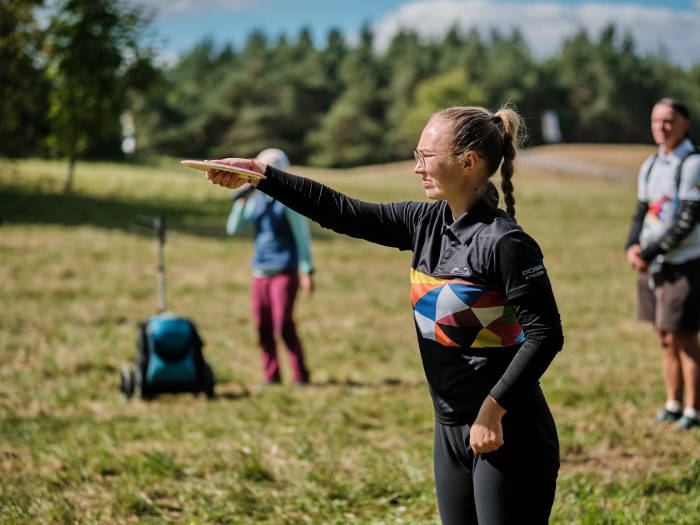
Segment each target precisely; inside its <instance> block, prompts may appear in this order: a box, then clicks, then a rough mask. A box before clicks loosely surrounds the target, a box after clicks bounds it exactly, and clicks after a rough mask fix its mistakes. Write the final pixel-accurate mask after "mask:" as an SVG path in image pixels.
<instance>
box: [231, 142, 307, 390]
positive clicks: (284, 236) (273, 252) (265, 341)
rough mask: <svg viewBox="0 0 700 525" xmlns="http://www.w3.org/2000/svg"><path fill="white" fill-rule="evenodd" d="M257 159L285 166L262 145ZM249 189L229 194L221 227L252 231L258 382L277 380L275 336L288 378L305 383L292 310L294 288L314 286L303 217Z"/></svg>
mask: <svg viewBox="0 0 700 525" xmlns="http://www.w3.org/2000/svg"><path fill="white" fill-rule="evenodd" d="M257 159H258V160H260V161H261V162H264V163H266V164H269V165H271V166H274V167H275V168H278V169H281V170H284V169H286V168H288V167H289V159H288V158H287V155H286V154H285V153H284V152H283V151H281V150H279V149H275V148H269V149H266V150H263V151H261V152H260V154H259V155H258V156H257ZM251 188H252V187H249V188H247V189H244V190H243V192H244V194H242V195H241V196H240V198H236V197H237V196H238V195H234V199H235V201H234V204H233V208H232V210H231V213H230V215H229V217H228V221H227V223H226V232H227V233H228V234H229V235H234V234H236V233H238V232H240V231H241V230H242V229H244V228H245V227H246V226H249V225H253V227H254V230H255V233H254V246H255V248H254V255H253V261H252V263H251V266H252V267H253V283H252V287H251V300H252V308H253V319H254V321H255V328H256V330H257V333H258V340H259V344H260V348H261V350H262V365H263V371H264V374H265V381H264V384H277V383H281V382H282V377H281V375H280V367H279V361H278V359H277V344H276V336H277V337H280V338H281V339H282V341H284V344H285V346H286V348H287V351H288V354H289V360H290V363H291V367H292V371H293V373H294V382H295V383H296V384H297V385H305V384H307V383H309V371H308V369H307V367H306V363H305V360H304V349H303V347H302V344H301V340H300V339H299V335H298V334H297V329H296V325H295V323H294V319H293V311H294V301H295V299H296V296H297V291H298V290H299V287H300V286H301V289H302V291H303V292H304V293H305V294H306V295H307V296H309V297H311V295H312V294H313V289H314V285H313V278H312V273H313V263H312V258H311V236H310V235H309V226H308V221H307V219H306V218H305V217H303V216H302V215H299V214H298V213H296V212H295V211H292V210H290V209H289V208H287V207H286V206H285V205H284V204H282V203H281V202H279V201H277V200H275V199H272V198H271V197H268V196H267V195H265V194H263V193H261V192H257V191H256V192H254V193H250V189H251Z"/></svg>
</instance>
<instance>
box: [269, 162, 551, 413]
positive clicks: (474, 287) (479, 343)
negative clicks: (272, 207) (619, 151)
mask: <svg viewBox="0 0 700 525" xmlns="http://www.w3.org/2000/svg"><path fill="white" fill-rule="evenodd" d="M265 176H266V179H264V180H261V181H260V183H259V184H258V189H260V190H261V191H263V192H265V193H268V194H269V195H271V196H272V197H274V198H275V199H277V200H279V201H281V202H283V203H284V204H285V205H287V206H288V207H290V208H292V209H293V210H295V211H297V212H299V213H301V214H303V215H306V216H307V217H309V218H311V219H312V220H314V221H316V222H318V223H319V224H320V225H321V226H323V227H325V228H329V229H332V230H334V231H336V232H338V233H343V234H346V235H350V236H352V237H356V238H360V239H365V240H368V241H371V242H374V243H377V244H381V245H384V246H390V247H394V248H398V249H400V250H411V251H412V252H413V260H412V262H411V270H410V291H411V302H412V305H413V314H414V320H415V325H416V332H417V336H418V345H419V347H420V352H421V358H422V361H423V367H424V370H425V375H426V378H427V380H428V385H429V387H430V392H431V396H432V399H433V404H434V407H435V414H436V418H437V420H438V421H440V422H441V423H444V424H465V423H470V422H471V421H473V419H474V417H475V416H476V413H477V412H478V409H479V407H480V406H481V403H482V402H483V401H484V399H485V398H486V396H487V395H488V394H489V393H490V394H491V395H492V396H493V397H494V398H495V399H496V401H498V403H499V404H501V405H502V406H503V407H504V408H506V409H513V408H515V407H516V406H517V404H518V400H519V399H520V398H522V397H524V396H523V395H522V394H524V393H525V392H526V391H527V390H529V389H531V388H534V387H535V386H536V385H537V383H538V380H539V377H540V376H541V375H542V373H543V372H544V371H545V369H546V368H547V367H548V366H549V364H550V362H551V360H552V359H553V358H554V356H555V354H556V353H557V352H558V351H559V350H560V349H561V348H562V345H563V335H562V329H561V321H560V317H559V312H558V310H557V305H556V302H555V300H554V295H553V292H552V287H551V285H550V281H549V278H548V276H547V272H546V270H545V267H544V265H543V263H542V252H541V251H540V248H539V246H538V245H537V243H536V242H535V241H534V240H533V239H532V238H531V237H530V236H528V235H527V234H526V233H525V232H523V230H522V228H521V227H520V226H518V225H517V224H516V223H515V221H514V220H513V219H512V218H510V217H509V216H508V215H507V214H506V213H505V212H503V211H502V210H499V209H497V208H494V207H491V206H489V205H488V204H487V203H486V202H484V201H479V202H478V203H477V204H475V205H474V206H473V207H472V208H471V209H470V210H469V211H468V212H466V213H465V214H464V215H462V216H461V217H459V218H458V219H457V220H453V218H452V212H451V210H450V208H449V206H448V205H447V202H445V201H438V202H435V203H427V202H395V203H389V204H373V203H368V202H363V201H360V200H357V199H353V198H350V197H348V196H346V195H343V194H342V193H339V192H337V191H334V190H332V189H330V188H328V187H327V186H324V185H322V184H320V183H317V182H315V181H312V180H309V179H305V178H302V177H297V176H295V175H291V174H289V173H285V172H282V171H279V170H277V169H275V168H273V167H270V166H268V168H267V170H266V172H265Z"/></svg>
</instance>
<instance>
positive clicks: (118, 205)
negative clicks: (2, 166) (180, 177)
mask: <svg viewBox="0 0 700 525" xmlns="http://www.w3.org/2000/svg"><path fill="white" fill-rule="evenodd" d="M230 206H231V204H230V201H228V200H222V199H211V200H206V201H199V202H192V201H188V200H186V199H167V200H166V199H162V200H153V199H148V200H143V201H140V200H122V199H109V198H98V197H91V196H87V195H81V194H77V193H67V194H66V193H50V192H46V191H40V190H37V191H22V190H20V189H18V188H0V221H1V222H2V224H3V225H7V224H13V223H14V224H55V225H62V226H82V225H90V226H95V227H98V228H105V229H110V230H123V231H127V232H129V233H132V234H141V235H153V231H152V230H149V229H148V228H143V227H140V226H138V225H136V224H135V223H134V221H135V219H136V218H137V217H140V216H149V217H154V216H158V215H160V216H163V217H165V222H166V226H167V229H168V230H169V231H179V232H183V233H187V234H190V235H197V236H202V237H214V238H225V237H226V231H225V225H226V217H227V216H228V213H229V211H230V209H231V208H230ZM314 226H316V225H314ZM312 232H313V233H312V234H313V238H314V240H328V239H331V238H332V237H333V235H334V234H331V233H330V232H328V231H324V230H321V229H320V228H319V227H313V228H312Z"/></svg>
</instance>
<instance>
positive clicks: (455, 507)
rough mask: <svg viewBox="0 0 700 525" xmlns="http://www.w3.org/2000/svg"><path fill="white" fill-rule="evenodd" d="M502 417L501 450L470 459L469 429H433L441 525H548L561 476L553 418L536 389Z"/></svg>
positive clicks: (441, 425) (443, 426)
mask: <svg viewBox="0 0 700 525" xmlns="http://www.w3.org/2000/svg"><path fill="white" fill-rule="evenodd" d="M527 398H528V399H527V400H525V401H526V402H525V403H522V404H521V405H520V408H519V409H518V408H516V409H514V410H512V411H509V412H508V413H506V415H505V416H504V417H503V439H504V444H503V446H502V447H501V448H499V449H498V450H496V451H494V452H490V453H488V454H474V452H473V451H472V449H471V447H470V446H469V429H470V425H461V426H448V425H443V424H441V423H439V422H436V423H435V488H436V490H437V499H438V507H439V509H440V518H441V519H442V523H443V524H444V525H477V524H478V525H496V524H498V525H505V524H511V523H528V524H533V525H537V524H546V523H548V521H549V514H550V511H551V509H552V503H553V501H554V491H555V488H556V480H557V472H558V470H559V441H558V438H557V430H556V427H555V425H554V420H553V419H552V414H551V413H550V411H549V407H548V406H547V403H546V401H545V399H544V395H543V394H542V391H541V390H540V389H539V387H537V388H536V389H535V390H533V391H532V392H531V394H528V395H527Z"/></svg>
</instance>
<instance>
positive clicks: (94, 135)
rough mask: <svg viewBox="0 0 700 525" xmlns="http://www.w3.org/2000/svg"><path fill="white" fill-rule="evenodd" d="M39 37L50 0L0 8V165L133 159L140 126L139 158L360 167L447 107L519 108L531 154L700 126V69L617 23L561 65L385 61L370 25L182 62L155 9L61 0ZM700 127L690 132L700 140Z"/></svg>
mask: <svg viewBox="0 0 700 525" xmlns="http://www.w3.org/2000/svg"><path fill="white" fill-rule="evenodd" d="M55 4H56V5H57V8H55V9H54V11H53V14H52V16H51V19H50V21H49V23H48V25H45V27H40V24H39V23H38V21H37V19H36V17H37V9H36V8H37V7H41V5H42V1H41V0H7V1H5V2H3V3H2V4H0V63H1V64H2V71H3V76H5V77H6V79H5V80H4V81H3V82H2V83H0V109H2V111H3V117H4V118H3V119H0V154H2V155H6V156H26V155H42V156H54V157H64V158H68V159H70V160H71V162H73V161H74V160H75V159H77V158H106V157H111V158H115V157H120V156H122V155H123V152H122V148H121V145H122V140H123V138H124V137H123V133H124V130H123V127H122V125H121V124H120V121H121V120H120V119H122V118H123V116H124V115H125V114H129V115H130V117H131V118H132V119H133V122H134V124H135V126H134V127H135V130H134V134H135V136H134V138H135V148H136V149H135V154H136V155H153V154H155V155H161V154H165V155H173V156H176V157H202V158H216V157H219V156H222V155H231V154H236V155H246V156H247V155H254V154H255V153H256V152H258V151H259V150H261V149H263V148H264V147H270V146H275V147H279V148H282V149H284V150H285V151H287V152H288V154H289V156H290V158H291V159H292V161H293V162H294V163H299V164H310V165H317V166H353V165H360V164H368V163H378V162H386V161H392V160H399V159H407V158H411V152H412V150H413V148H414V147H415V144H416V142H417V140H418V135H419V133H420V130H421V128H422V126H423V125H424V124H425V121H426V120H427V118H428V117H429V116H430V115H431V114H432V113H433V112H435V111H437V110H439V109H441V108H443V107H446V106H449V105H457V104H459V105H482V106H486V107H488V108H491V109H496V108H498V107H499V106H500V105H502V104H503V103H511V104H514V105H516V106H517V107H518V108H519V109H520V111H521V112H522V114H523V115H524V117H525V119H526V123H527V127H528V130H529V138H528V142H529V144H531V145H535V144H540V143H542V142H543V141H544V137H543V130H542V121H541V116H542V115H543V113H544V112H545V111H550V112H554V113H556V115H558V118H559V121H560V126H561V131H562V138H563V140H564V141H566V142H650V133H649V113H650V110H651V106H652V105H653V103H654V102H655V101H656V100H658V99H659V98H661V97H663V96H673V97H678V98H681V99H683V100H685V101H686V102H687V103H688V105H689V106H690V109H691V112H692V114H694V115H696V116H700V63H699V64H696V65H695V66H694V67H692V68H690V69H685V68H682V67H680V66H677V65H674V62H673V60H672V59H671V58H672V57H669V56H667V55H665V54H663V53H657V54H655V55H643V54H641V53H639V52H638V51H637V50H636V48H635V43H634V40H633V38H632V37H631V36H630V35H629V34H620V33H619V31H618V30H616V28H615V27H614V26H612V25H611V26H609V27H607V28H606V29H605V30H604V31H602V32H601V33H600V34H599V35H597V36H591V35H589V34H587V33H586V32H585V31H584V30H581V31H580V32H578V33H577V34H575V35H573V36H571V37H570V38H568V39H566V40H565V41H564V42H563V43H562V45H561V48H560V49H559V51H558V52H557V53H556V54H555V55H553V56H551V57H548V58H545V59H538V58H536V57H535V56H533V54H532V52H531V50H530V49H529V47H528V45H527V43H526V42H525V41H524V39H523V37H522V35H521V34H520V33H519V32H518V31H517V30H514V31H512V32H510V33H507V34H506V33H502V32H499V31H496V30H494V31H491V32H489V33H488V34H481V33H479V32H477V31H476V30H472V31H467V32H463V31H459V30H458V29H457V28H452V29H451V30H450V31H448V32H447V33H446V34H445V36H444V37H443V38H441V39H439V40H433V41H426V40H424V39H421V38H420V37H419V36H418V35H417V34H416V33H414V32H411V31H408V30H404V31H401V32H399V33H397V34H396V35H395V36H394V37H393V39H392V40H391V42H390V44H389V46H388V47H387V48H386V49H385V50H383V51H381V52H378V51H377V50H376V47H375V45H374V35H373V33H372V30H371V28H370V27H369V26H365V27H364V28H363V29H362V31H361V33H360V35H359V39H358V41H357V43H356V44H354V45H350V44H349V43H348V41H347V40H346V38H345V36H344V35H343V34H342V33H341V31H340V30H338V29H333V30H331V31H329V32H328V34H327V35H326V38H325V40H324V42H323V43H322V45H319V46H315V45H314V43H313V41H312V38H311V34H310V31H309V29H307V28H302V29H301V30H300V31H299V32H298V34H296V35H294V36H292V37H289V36H287V35H282V36H279V37H276V38H269V37H268V35H266V33H265V32H264V31H263V30H262V29H259V30H255V31H253V32H251V33H250V34H249V36H248V38H247V40H246V42H245V43H244V45H242V46H241V47H240V49H235V48H234V47H233V46H232V45H231V44H227V45H224V46H217V45H216V44H215V43H214V42H213V41H212V40H209V39H205V40H202V41H201V42H199V43H198V44H197V45H195V46H194V47H193V48H192V49H191V50H189V51H188V52H186V53H185V54H184V55H182V56H181V57H180V58H179V60H178V61H177V62H176V63H175V64H174V65H171V66H157V65H155V62H154V53H153V49H152V47H150V46H149V45H147V44H146V43H145V42H146V41H147V38H146V36H147V35H148V30H149V29H148V28H149V17H148V16H147V14H144V13H143V12H141V11H139V10H138V9H136V8H134V7H133V4H126V3H123V2H121V1H114V0H60V1H58V2H55ZM699 126H700V118H696V119H695V122H694V123H693V128H692V132H693V133H694V134H695V136H700V135H698V132H699V131H700V127H699Z"/></svg>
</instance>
